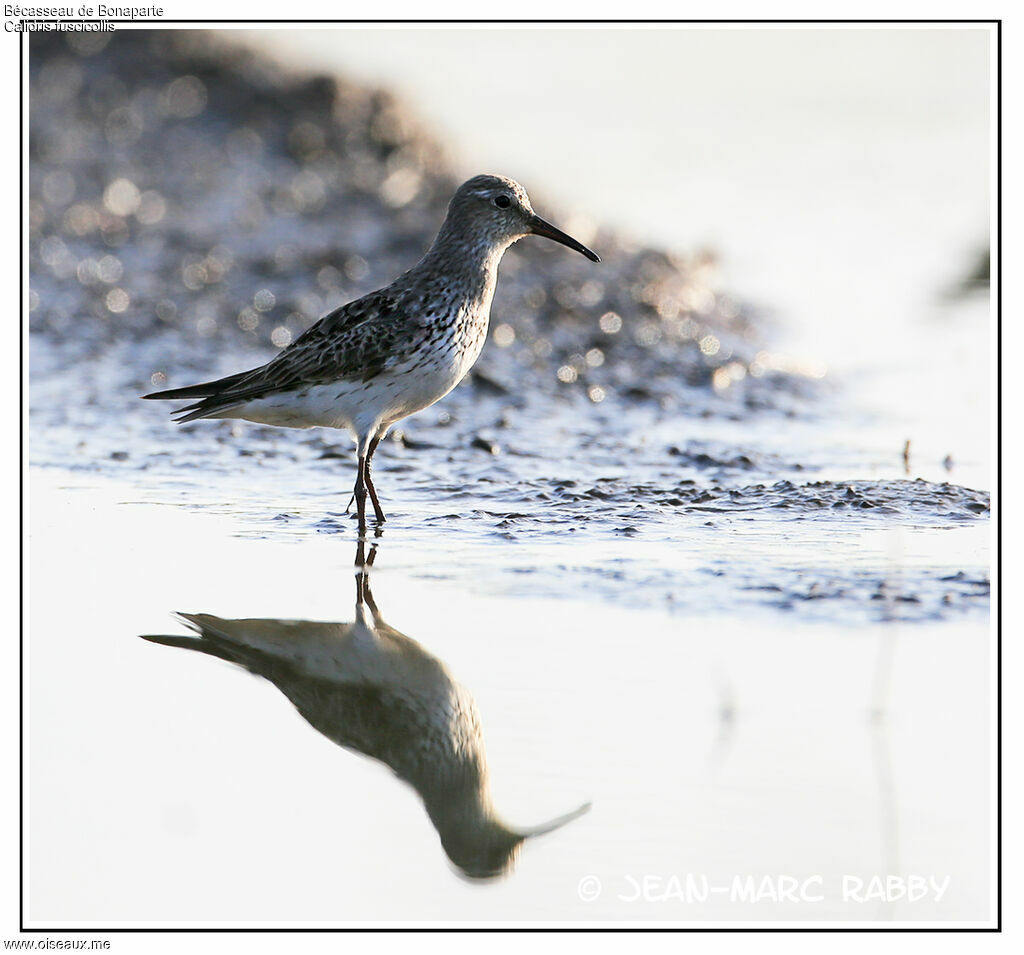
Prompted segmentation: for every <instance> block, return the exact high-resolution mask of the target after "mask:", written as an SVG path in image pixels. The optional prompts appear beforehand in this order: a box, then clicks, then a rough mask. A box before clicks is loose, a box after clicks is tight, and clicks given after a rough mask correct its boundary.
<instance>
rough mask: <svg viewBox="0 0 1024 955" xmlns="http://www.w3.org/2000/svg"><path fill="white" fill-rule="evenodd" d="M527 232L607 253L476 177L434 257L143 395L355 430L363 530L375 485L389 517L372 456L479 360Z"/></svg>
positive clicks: (495, 182)
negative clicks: (276, 348) (212, 366)
mask: <svg viewBox="0 0 1024 955" xmlns="http://www.w3.org/2000/svg"><path fill="white" fill-rule="evenodd" d="M527 235H540V236H544V237H545V238H548V239H554V241H556V242H560V243H561V244H562V245H566V246H568V247H569V248H570V249H574V250H575V251H577V252H580V253H582V254H583V255H585V256H586V257H587V258H588V259H590V260H591V261H593V262H600V261H601V259H600V257H599V256H598V255H597V253H595V252H592V251H591V250H590V249H588V248H587V247H586V246H585V245H583V244H582V243H580V242H577V241H576V240H575V239H574V238H572V237H571V236H569V235H566V234H565V233H564V232H562V231H561V230H560V229H556V228H555V227H554V226H553V225H552V224H551V223H550V222H547V221H545V220H544V219H542V218H541V217H540V216H538V215H537V214H536V213H535V212H534V211H533V206H532V205H531V204H530V199H529V197H528V196H527V194H526V190H525V189H524V188H523V187H522V186H521V185H519V183H518V182H515V181H514V180H512V179H508V178H506V177H504V176H475V177H474V178H472V179H470V180H468V181H467V182H464V183H463V184H462V185H461V186H459V188H458V189H457V190H456V192H455V195H454V196H453V197H452V200H451V202H450V203H449V205H448V215H447V217H446V218H445V220H444V223H443V224H442V226H441V229H440V231H439V232H438V234H437V237H436V238H435V239H434V243H433V245H431V247H430V249H429V250H428V251H427V253H426V255H424V256H423V258H422V259H421V260H420V261H419V263H418V264H417V265H415V266H413V268H411V269H410V270H409V271H408V272H406V273H405V274H404V275H402V276H400V277H399V278H397V279H396V280H395V281H394V282H392V283H391V285H388V286H387V287H386V288H382V289H379V290H378V291H376V292H371V293H370V294H369V295H365V296H363V298H360V299H356V300H355V301H353V302H349V303H348V304H347V305H343V306H341V307H340V308H338V309H336V310H335V311H333V312H330V313H328V314H327V315H325V316H324V317H323V318H321V319H320V320H319V321H318V322H317V323H316V324H315V325H313V326H311V327H310V328H309V329H307V330H306V331H305V332H303V334H302V335H300V336H299V337H298V338H297V339H296V340H295V341H294V342H293V343H292V344H291V345H290V346H288V347H287V348H286V349H285V350H284V351H282V352H281V353H280V354H279V355H277V357H275V358H274V359H273V360H272V361H269V362H268V363H267V364H265V365H261V366H260V367H259V368H253V369H252V370H250V371H243V372H239V373H238V374H236V375H229V376H228V377H227V378H220V379H218V380H217V381H208V382H204V383H203V384H199V385H191V386H189V387H187V388H172V389H170V390H168V391H158V392H154V393H153V394H149V395H144V396H143V397H145V398H161V399H177V398H182V399H184V398H198V399H199V400H198V401H196V402H195V403H194V404H191V405H188V406H187V407H185V408H181V409H179V410H178V411H177V412H174V413H175V414H180V417H178V418H176V419H175V420H176V421H178V422H179V423H183V422H185V421H193V420H195V419H196V418H241V419H244V420H246V421H254V422H257V423H259V424H269V425H278V426H281V427H288V428H314V427H321V428H340V429H348V430H349V431H351V432H352V434H353V436H354V437H355V441H356V455H357V461H358V466H357V469H356V483H355V489H354V491H353V498H354V500H355V502H356V508H357V514H358V517H359V526H360V529H362V528H364V527H365V526H366V496H367V494H369V496H370V500H371V502H372V503H373V511H374V516H375V517H376V520H377V522H378V523H383V522H384V520H385V517H384V511H383V509H382V508H381V506H380V500H379V499H378V497H377V491H376V489H375V488H374V486H373V481H372V480H371V478H370V463H371V461H372V460H373V453H374V451H376V450H377V445H378V444H380V442H381V439H382V438H383V437H384V436H385V435H386V434H387V431H388V429H389V428H390V427H391V426H392V425H393V424H394V423H395V422H396V421H400V420H401V419H402V418H405V417H407V416H408V415H411V414H414V413H415V412H417V411H422V410H423V409H424V408H427V407H429V406H430V405H432V404H433V403H434V402H435V401H438V400H439V399H441V398H443V397H444V396H445V395H446V394H448V392H449V391H451V390H452V389H453V388H454V387H455V386H456V385H457V384H458V383H459V382H460V381H461V380H462V379H463V378H464V377H465V375H466V374H467V372H468V371H469V369H470V368H471V367H472V366H473V364H474V362H476V360H477V358H478V357H479V355H480V350H481V349H482V348H483V345H484V340H485V339H486V337H487V324H488V319H489V317H490V310H491V298H492V297H493V295H494V286H495V283H496V281H497V272H498V263H499V262H500V261H501V257H502V256H503V255H504V254H505V250H506V249H508V248H509V246H511V245H512V244H513V243H514V242H516V241H518V240H519V239H521V238H523V237H524V236H527ZM349 506H351V501H350V502H349Z"/></svg>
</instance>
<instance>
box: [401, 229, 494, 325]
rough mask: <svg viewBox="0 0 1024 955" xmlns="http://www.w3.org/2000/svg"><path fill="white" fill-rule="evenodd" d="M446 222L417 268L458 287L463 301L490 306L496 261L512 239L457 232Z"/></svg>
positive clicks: (422, 272)
mask: <svg viewBox="0 0 1024 955" xmlns="http://www.w3.org/2000/svg"><path fill="white" fill-rule="evenodd" d="M447 225H448V224H447V223H445V226H444V227H442V228H441V231H440V232H439V233H438V234H437V238H436V239H434V244H433V245H432V246H431V247H430V250H429V251H428V252H427V254H426V255H425V256H424V257H423V259H422V260H421V261H420V263H419V265H418V266H417V267H416V271H417V272H420V273H421V275H423V274H425V275H429V276H436V277H437V278H438V279H440V280H443V281H444V282H445V283H446V284H448V285H449V286H450V287H452V288H458V289H459V290H460V297H462V298H463V299H464V300H469V301H475V302H478V303H479V304H481V305H484V306H489V305H490V302H491V296H492V295H493V294H494V286H495V283H496V282H497V277H498V264H499V263H500V262H501V257H502V256H503V255H504V254H505V250H506V249H507V248H508V247H509V246H510V245H511V244H512V242H511V241H508V242H495V241H494V239H493V237H487V238H484V237H483V236H480V237H477V236H474V235H472V234H471V233H470V234H467V233H464V232H462V233H457V232H456V231H455V230H453V229H448V228H447Z"/></svg>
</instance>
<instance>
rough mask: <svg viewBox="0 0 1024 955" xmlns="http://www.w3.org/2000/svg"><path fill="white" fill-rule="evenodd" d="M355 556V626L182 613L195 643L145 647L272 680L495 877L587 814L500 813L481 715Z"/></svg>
mask: <svg viewBox="0 0 1024 955" xmlns="http://www.w3.org/2000/svg"><path fill="white" fill-rule="evenodd" d="M363 553H364V550H363V541H362V539H361V538H360V540H359V542H358V545H357V552H356V554H357V556H356V561H357V563H356V588H355V589H356V608H355V620H354V622H352V623H325V622H315V621H308V620H282V619H271V618H248V619H231V620H229V619H224V618H222V617H217V616H214V615H213V614H207V613H198V614H197V613H179V614H177V617H178V619H180V620H181V621H182V622H183V623H184V624H185V625H186V626H187V627H188V628H189V629H191V630H192V631H193V635H191V636H180V635H173V634H146V635H143V637H142V638H143V639H144V640H148V641H149V642H151V643H157V644H162V645H163V646H170V647H180V648H182V649H185V650H196V651H199V652H200V653H205V654H208V655H210V656H213V657H217V658H219V659H221V660H227V661H228V662H230V663H234V664H236V665H237V666H240V667H242V668H244V669H246V670H248V671H249V672H250V673H253V674H255V675H257V676H260V677H263V678H264V679H266V680H268V681H270V682H271V683H273V684H274V685H275V686H276V687H277V688H278V689H279V690H280V691H281V692H282V693H283V694H284V695H285V696H286V697H287V698H288V699H289V700H290V701H291V702H292V704H293V705H294V706H295V708H296V709H297V710H298V711H299V713H300V714H301V715H302V716H303V718H304V719H305V720H306V721H307V722H308V723H309V724H310V725H311V726H313V728H314V729H316V730H317V731H318V732H320V733H322V734H323V735H324V736H326V737H327V738H328V739H330V740H331V741H332V742H333V743H335V744H337V745H338V746H341V747H343V748H345V749H348V750H352V751H354V752H357V753H361V754H362V755H364V756H368V757H370V758H371V759H375V760H377V761H379V762H381V763H383V764H384V765H386V766H388V767H390V769H391V770H392V772H394V773H395V775H396V776H398V778H399V779H401V780H403V781H404V782H405V783H407V784H409V785H410V786H412V787H413V789H414V790H415V791H416V792H417V793H418V794H419V797H420V799H421V800H422V801H423V805H424V808H425V809H426V811H427V815H428V816H429V818H430V821H431V823H432V824H433V826H434V828H435V830H436V831H437V834H438V836H439V838H440V840H441V846H442V848H443V849H444V852H445V854H446V855H447V856H448V858H449V859H450V860H451V862H452V864H453V865H454V866H455V868H456V869H457V871H458V872H459V873H460V874H461V875H464V876H466V877H468V878H470V879H492V878H495V877H497V876H499V875H502V874H504V873H506V872H507V871H508V870H509V869H510V868H511V867H512V866H513V865H514V863H515V860H516V857H517V855H518V853H519V850H520V848H521V846H522V844H523V843H524V841H525V840H526V839H529V838H532V837H535V836H539V835H543V834H545V833H548V832H552V831H553V830H555V829H559V828H561V827H562V826H564V825H566V824H567V823H569V822H572V821H573V820H574V819H577V818H579V817H580V816H582V815H583V814H584V813H586V812H587V811H588V810H589V809H590V803H584V804H583V805H582V806H580V807H578V808H577V809H574V810H572V811H571V812H568V813H566V814H564V815H562V816H559V817H558V818H556V819H552V820H550V821H548V822H545V823H542V824H540V825H536V826H530V827H512V826H510V825H509V824H507V823H506V822H504V821H503V820H502V818H501V817H500V816H499V815H498V814H497V812H496V811H495V808H494V805H493V803H492V800H491V787H490V773H489V771H488V767H487V756H486V752H485V749H484V742H483V734H482V731H481V725H480V714H479V711H478V710H477V706H476V703H475V701H474V700H473V697H472V696H471V695H470V693H469V691H468V690H466V689H465V687H463V686H462V685H460V684H459V683H458V682H456V680H455V678H454V677H453V676H452V675H451V673H450V672H449V670H448V668H447V667H446V666H445V664H444V663H443V662H442V661H441V660H439V659H438V658H437V657H435V656H433V655H432V654H430V653H429V652H428V651H427V650H426V649H424V647H423V646H421V645H420V644H419V643H417V642H416V641H415V640H413V639H412V638H411V637H407V636H405V634H403V633H401V632H399V631H398V630H396V629H395V628H394V627H392V626H390V625H389V624H387V623H386V622H385V620H384V618H383V617H382V616H381V613H380V610H379V609H378V607H377V604H376V603H375V602H374V599H373V594H372V592H371V590H370V581H369V567H370V565H372V563H373V559H374V556H375V554H376V545H373V546H372V547H371V550H370V553H369V556H368V557H367V559H366V560H365V561H364V560H363Z"/></svg>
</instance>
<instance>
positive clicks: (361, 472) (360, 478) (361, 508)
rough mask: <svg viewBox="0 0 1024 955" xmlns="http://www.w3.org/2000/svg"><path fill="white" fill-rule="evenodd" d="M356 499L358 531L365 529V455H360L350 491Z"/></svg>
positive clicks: (362, 531)
mask: <svg viewBox="0 0 1024 955" xmlns="http://www.w3.org/2000/svg"><path fill="white" fill-rule="evenodd" d="M352 496H353V497H354V498H355V499H356V515H357V516H358V518H359V533H360V534H362V533H364V532H365V531H366V457H365V456H363V455H360V457H359V467H358V468H357V470H356V486H355V490H354V491H353V492H352Z"/></svg>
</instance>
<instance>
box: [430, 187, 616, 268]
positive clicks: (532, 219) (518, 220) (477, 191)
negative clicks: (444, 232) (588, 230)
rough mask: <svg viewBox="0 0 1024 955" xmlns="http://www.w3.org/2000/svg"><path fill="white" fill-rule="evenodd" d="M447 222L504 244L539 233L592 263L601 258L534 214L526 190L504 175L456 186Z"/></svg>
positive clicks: (461, 231)
mask: <svg viewBox="0 0 1024 955" xmlns="http://www.w3.org/2000/svg"><path fill="white" fill-rule="evenodd" d="M447 224H451V225H452V226H453V229H454V230H457V231H458V232H460V233H462V234H463V235H466V234H476V235H483V236H486V237H487V238H488V239H489V240H491V241H492V242H494V243H496V244H501V245H503V246H505V247H507V246H509V245H511V244H512V243H513V242H515V241H516V240H518V239H521V238H523V236H527V235H542V236H544V237H545V238H547V239H554V241H555V242H560V243H561V244H562V245H565V246H568V247H569V248H570V249H574V250H575V251H577V252H579V253H580V254H581V255H585V256H586V257H587V258H588V259H590V260H591V262H600V261H601V258H600V256H598V254H597V253H596V252H592V251H591V250H590V249H588V248H587V247H586V246H585V245H583V243H581V242H577V241H576V240H575V239H574V238H572V236H569V235H566V234H565V233H564V232H562V230H561V229H556V228H555V227H554V226H553V225H552V224H551V223H550V222H547V221H546V220H544V219H542V218H541V217H540V216H539V215H537V213H536V212H534V211H533V206H532V205H530V197H529V196H528V195H527V194H526V190H525V189H524V188H523V187H522V186H521V185H519V183H518V182H516V181H515V180H514V179H508V178H507V177H505V176H474V177H473V178H472V179H470V180H468V181H467V182H464V183H463V184H462V185H461V186H459V188H458V189H457V190H456V192H455V195H454V196H453V197H452V201H451V203H450V204H449V206H448V220H447V223H446V225H447Z"/></svg>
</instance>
